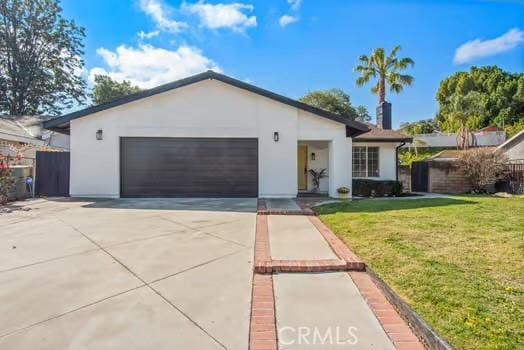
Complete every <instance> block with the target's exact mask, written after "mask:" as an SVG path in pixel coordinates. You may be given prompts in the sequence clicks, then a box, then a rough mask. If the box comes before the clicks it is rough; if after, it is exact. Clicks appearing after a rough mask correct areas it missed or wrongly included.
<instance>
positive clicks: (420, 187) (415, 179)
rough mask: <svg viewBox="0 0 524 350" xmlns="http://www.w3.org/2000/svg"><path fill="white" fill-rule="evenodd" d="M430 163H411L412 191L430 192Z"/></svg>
mask: <svg viewBox="0 0 524 350" xmlns="http://www.w3.org/2000/svg"><path fill="white" fill-rule="evenodd" d="M428 177H429V163H428V162H413V163H412V164H411V191H413V192H428Z"/></svg>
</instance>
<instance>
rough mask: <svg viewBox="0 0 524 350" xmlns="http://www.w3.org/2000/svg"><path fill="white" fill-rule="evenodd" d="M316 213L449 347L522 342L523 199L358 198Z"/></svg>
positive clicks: (510, 346) (502, 345)
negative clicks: (359, 199)
mask: <svg viewBox="0 0 524 350" xmlns="http://www.w3.org/2000/svg"><path fill="white" fill-rule="evenodd" d="M317 212H318V213H319V214H320V215H321V219H322V221H324V222H325V223H326V224H327V225H328V226H330V227H331V229H332V230H333V231H334V232H335V233H336V234H337V235H338V236H339V237H341V238H342V239H344V241H345V242H346V243H347V244H348V246H350V247H351V248H352V249H353V250H354V251H355V252H356V253H357V254H358V255H359V256H360V257H361V258H362V259H364V261H365V262H366V263H367V264H368V265H369V266H370V267H371V268H372V269H374V270H375V272H377V273H378V274H379V275H380V276H381V277H382V278H383V279H384V280H385V281H386V282H387V283H388V284H389V285H390V286H391V287H392V288H393V289H394V290H395V291H396V292H397V293H398V294H399V295H400V296H401V297H402V298H403V299H404V300H405V301H406V302H408V303H409V304H410V305H411V306H412V308H413V309H414V310H415V311H417V312H418V313H419V314H420V315H421V316H422V317H423V318H424V319H425V320H426V321H427V322H428V323H429V324H430V325H431V326H432V327H433V328H434V329H435V330H436V331H437V332H439V334H441V335H442V336H443V337H444V338H445V339H447V340H448V341H449V342H450V343H451V345H453V346H454V347H455V348H457V349H524V198H510V199H505V198H494V197H487V196H486V197H480V196H457V197H454V198H453V199H403V200H362V201H353V202H348V203H343V204H332V205H325V206H322V207H319V208H317Z"/></svg>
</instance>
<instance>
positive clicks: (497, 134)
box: [413, 131, 506, 147]
mask: <svg viewBox="0 0 524 350" xmlns="http://www.w3.org/2000/svg"><path fill="white" fill-rule="evenodd" d="M474 134H475V139H476V142H477V146H498V145H500V144H502V143H504V141H506V133H505V132H504V131H479V132H475V133H474ZM416 141H419V142H421V143H422V145H421V146H422V147H456V146H457V134H436V133H435V134H420V135H415V136H414V137H413V142H416Z"/></svg>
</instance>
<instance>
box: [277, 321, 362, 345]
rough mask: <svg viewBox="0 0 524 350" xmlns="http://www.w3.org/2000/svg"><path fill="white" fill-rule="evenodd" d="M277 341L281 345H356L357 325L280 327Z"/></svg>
mask: <svg viewBox="0 0 524 350" xmlns="http://www.w3.org/2000/svg"><path fill="white" fill-rule="evenodd" d="M278 342H279V343H280V344H281V345H346V346H347V345H356V344H358V336H357V327H340V326H335V327H327V328H319V327H316V326H315V327H307V326H300V327H280V328H279V329H278Z"/></svg>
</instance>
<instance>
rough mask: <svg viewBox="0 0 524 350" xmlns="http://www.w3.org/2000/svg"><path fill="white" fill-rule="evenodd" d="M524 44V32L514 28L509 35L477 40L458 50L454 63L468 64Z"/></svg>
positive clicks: (465, 44) (463, 45)
mask: <svg viewBox="0 0 524 350" xmlns="http://www.w3.org/2000/svg"><path fill="white" fill-rule="evenodd" d="M522 43H524V31H522V30H520V29H518V28H513V29H511V30H509V31H508V32H507V33H505V34H503V35H501V36H499V37H497V38H495V39H490V40H484V41H482V40H480V39H475V40H472V41H468V42H466V43H464V44H462V45H461V46H459V47H458V48H457V50H456V51H455V57H454V58H453V62H455V63H456V64H461V63H467V62H471V61H474V60H476V59H479V58H483V57H488V56H493V55H497V54H499V53H502V52H505V51H509V50H511V49H513V48H515V47H517V46H518V45H520V44H522Z"/></svg>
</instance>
